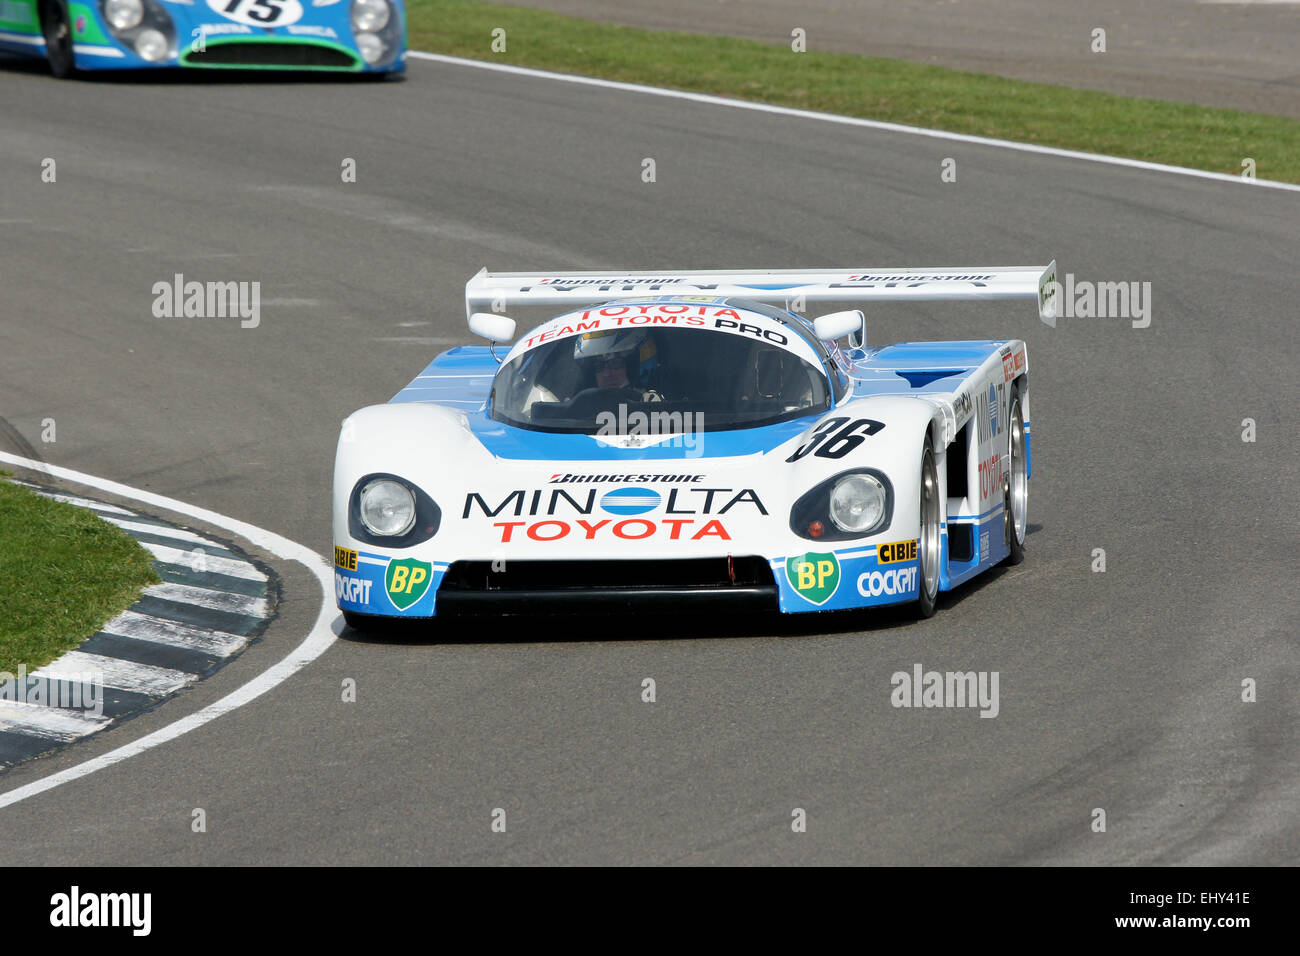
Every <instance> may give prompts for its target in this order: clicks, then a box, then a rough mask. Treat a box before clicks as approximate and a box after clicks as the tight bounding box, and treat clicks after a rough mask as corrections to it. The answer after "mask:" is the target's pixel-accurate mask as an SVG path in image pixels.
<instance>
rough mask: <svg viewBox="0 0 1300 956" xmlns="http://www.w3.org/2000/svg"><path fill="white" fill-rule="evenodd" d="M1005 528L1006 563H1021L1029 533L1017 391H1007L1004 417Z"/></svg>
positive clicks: (1025, 465) (1022, 420)
mask: <svg viewBox="0 0 1300 956" xmlns="http://www.w3.org/2000/svg"><path fill="white" fill-rule="evenodd" d="M1007 460H1008V470H1009V472H1010V474H1009V475H1008V478H1007V493H1006V517H1005V519H1004V527H1005V528H1006V538H1007V545H1008V547H1009V548H1010V551H1011V553H1010V554H1009V555H1008V556H1007V564H1019V563H1020V562H1021V561H1023V560H1025V535H1026V534H1028V532H1029V518H1028V514H1029V460H1028V458H1027V457H1026V455H1025V418H1024V413H1023V411H1022V409H1021V403H1020V388H1019V386H1015V387H1013V388H1012V389H1011V407H1010V411H1009V413H1008V415H1007Z"/></svg>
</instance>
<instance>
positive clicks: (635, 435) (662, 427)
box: [596, 404, 704, 458]
mask: <svg viewBox="0 0 1300 956" xmlns="http://www.w3.org/2000/svg"><path fill="white" fill-rule="evenodd" d="M596 434H597V435H610V436H617V437H619V438H620V439H622V438H626V439H627V442H626V445H627V447H629V448H639V447H642V446H644V445H655V446H656V447H660V448H681V449H684V450H685V455H684V457H686V458H699V457H700V456H701V455H702V454H704V448H703V444H704V413H703V412H655V411H652V412H643V411H639V410H638V411H634V412H629V411H628V410H627V406H626V405H623V404H620V405H619V406H618V411H617V412H612V411H603V412H600V413H598V414H597V415H596ZM663 436H668V437H666V438H665V437H663Z"/></svg>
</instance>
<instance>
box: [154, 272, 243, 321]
mask: <svg viewBox="0 0 1300 956" xmlns="http://www.w3.org/2000/svg"><path fill="white" fill-rule="evenodd" d="M153 295H154V300H153V314H154V318H158V319H181V318H186V319H230V318H235V317H238V318H239V319H241V320H242V321H240V323H239V327H240V328H243V329H255V328H257V326H258V325H259V324H260V323H261V321H262V283H260V282H199V281H197V280H194V279H191V280H190V281H189V282H186V281H185V276H184V275H182V274H181V273H179V272H178V273H176V275H175V277H174V278H173V279H172V280H171V281H170V282H168V281H167V280H163V281H161V282H155V283H154V284H153Z"/></svg>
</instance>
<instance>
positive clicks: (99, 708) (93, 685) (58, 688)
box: [0, 664, 104, 717]
mask: <svg viewBox="0 0 1300 956" xmlns="http://www.w3.org/2000/svg"><path fill="white" fill-rule="evenodd" d="M0 702H7V703H11V704H31V705H34V706H37V707H59V708H62V709H64V710H80V711H84V712H85V713H87V714H89V715H90V716H92V717H101V716H103V713H104V675H103V673H102V672H101V671H81V672H75V673H74V672H68V673H61V674H55V675H52V676H41V677H36V676H28V674H27V665H26V664H19V665H18V673H17V674H16V675H15V674H11V673H9V671H0Z"/></svg>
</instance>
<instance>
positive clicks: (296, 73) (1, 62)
mask: <svg viewBox="0 0 1300 956" xmlns="http://www.w3.org/2000/svg"><path fill="white" fill-rule="evenodd" d="M0 73H23V74H27V75H29V76H45V77H49V78H50V80H51V82H54V79H53V77H51V76H50V67H49V64H47V63H46V62H45V59H44V58H43V57H27V56H22V55H19V54H11V53H0ZM405 76H406V75H405V74H404V73H349V72H331V71H324V70H319V71H318V70H251V69H250V70H223V69H209V68H199V67H188V68H185V67H155V68H152V69H140V70H95V71H91V72H87V71H84V70H83V71H80V72H78V73H77V75H76V77H75V78H74V79H73V80H72V82H74V83H87V84H107V85H110V86H320V85H322V84H326V85H328V84H331V83H389V82H399V81H402V80H404V79H405Z"/></svg>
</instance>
